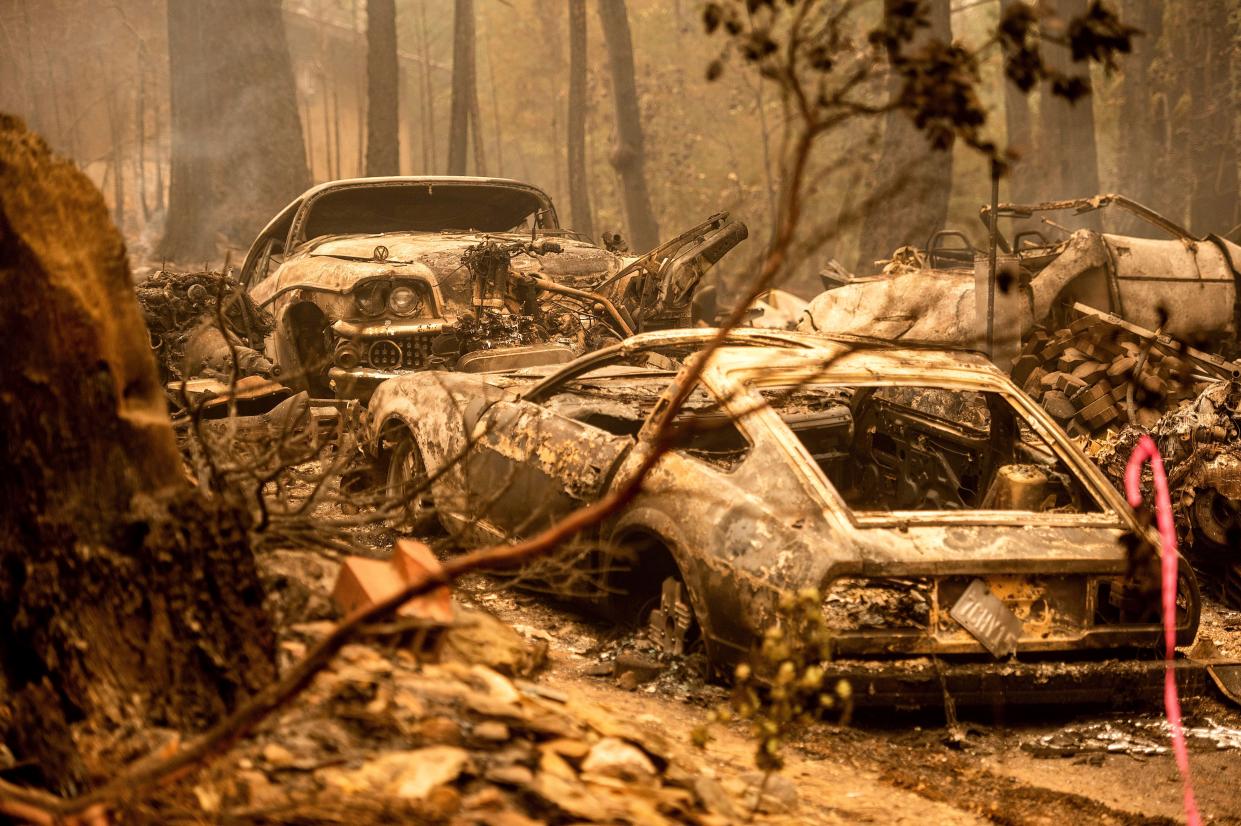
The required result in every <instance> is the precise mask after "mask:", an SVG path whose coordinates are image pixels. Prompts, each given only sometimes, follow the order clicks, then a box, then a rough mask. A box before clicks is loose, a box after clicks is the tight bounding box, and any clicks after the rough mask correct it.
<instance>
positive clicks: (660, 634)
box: [647, 576, 701, 657]
mask: <svg viewBox="0 0 1241 826" xmlns="http://www.w3.org/2000/svg"><path fill="white" fill-rule="evenodd" d="M647 633H648V634H649V635H650V637H651V640H652V641H653V642H654V643H655V644H656V645H658V646H659V647H660V648H662V649H663V650H664V653H667V654H671V655H672V656H674V657H683V656H685V655H686V654H687V653H689V652H690V651H691V650H692V648H693V647H694V646H695V644H696V643H697V642H698V641H699V639H700V638H701V635H700V633H699V630H698V619H697V617H695V616H694V606H693V604H692V603H691V601H690V598H689V591H688V590H687V589H686V588H685V583H683V582H682V581H681V578H680V577H679V576H670V577H668V578H667V579H665V580H664V581H663V584H662V586H661V588H660V596H659V607H657V608H655V609H653V610H652V611H651V614H650V617H649V618H648V619H647Z"/></svg>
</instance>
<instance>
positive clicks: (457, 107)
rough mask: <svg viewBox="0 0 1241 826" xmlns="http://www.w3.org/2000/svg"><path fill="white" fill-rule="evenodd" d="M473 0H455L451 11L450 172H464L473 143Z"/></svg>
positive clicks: (461, 173) (462, 173)
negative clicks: (471, 107) (471, 117)
mask: <svg viewBox="0 0 1241 826" xmlns="http://www.w3.org/2000/svg"><path fill="white" fill-rule="evenodd" d="M474 86H475V80H474V0H456V2H455V4H454V5H453V15H452V117H451V120H450V122H449V125H448V174H449V175H464V174H465V166H466V160H467V155H468V152H469V147H470V133H469V129H470V105H471V103H472V102H473V101H474V100H475V99H476V95H475V92H474Z"/></svg>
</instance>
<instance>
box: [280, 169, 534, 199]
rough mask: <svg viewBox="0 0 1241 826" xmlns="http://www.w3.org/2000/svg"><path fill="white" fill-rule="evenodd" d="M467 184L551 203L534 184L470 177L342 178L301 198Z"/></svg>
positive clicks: (505, 179) (320, 186)
mask: <svg viewBox="0 0 1241 826" xmlns="http://www.w3.org/2000/svg"><path fill="white" fill-rule="evenodd" d="M386 183H390V184H465V185H468V186H488V185H494V186H503V187H512V188H515V189H525V190H529V191H530V192H537V193H538V194H539V195H541V196H542V197H543V198H544V199H545V200H548V201H550V200H551V198H550V197H548V195H547V193H546V192H544V191H543V190H541V189H539V188H538V187H537V186H534V185H533V184H527V183H523V182H521V181H516V180H513V179H512V178H483V177H476V176H470V175H383V176H376V177H373V178H341V179H339V180H335V181H325V182H323V183H321V184H316V185H314V186H312V187H311V188H310V189H308V190H306V191H305V192H303V193H302V194H301V196H300V198H309V197H311V196H314V195H318V194H319V193H321V192H324V191H326V190H329V189H348V188H349V187H352V186H373V185H375V184H386Z"/></svg>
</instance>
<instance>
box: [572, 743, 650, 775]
mask: <svg viewBox="0 0 1241 826" xmlns="http://www.w3.org/2000/svg"><path fill="white" fill-rule="evenodd" d="M582 771H583V772H590V773H592V774H601V775H604V776H606V777H615V778H618V779H620V780H630V781H639V780H646V779H650V778H653V777H654V776H655V774H656V772H655V766H654V764H653V763H651V759H650V758H649V757H647V756H646V754H645V753H643V751H642V750H641V749H639V748H638V747H637V746H633V745H631V744H629V743H626V742H625V741H624V740H620V739H618V738H616V737H604V738H603V739H602V740H600V741H599V742H598V743H595V744H594V745H593V746H591V749H590V753H589V754H587V755H586V759H585V760H583V761H582Z"/></svg>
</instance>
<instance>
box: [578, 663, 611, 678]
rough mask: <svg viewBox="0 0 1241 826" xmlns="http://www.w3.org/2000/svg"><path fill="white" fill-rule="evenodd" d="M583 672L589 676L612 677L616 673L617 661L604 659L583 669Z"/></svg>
mask: <svg viewBox="0 0 1241 826" xmlns="http://www.w3.org/2000/svg"><path fill="white" fill-rule="evenodd" d="M582 673H583V674H585V675H586V676H587V677H611V676H612V675H613V674H615V673H616V662H615V661H613V660H604V661H603V662H599V663H592V664H591V665H588V666H586V667H585V668H584V669H582Z"/></svg>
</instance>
